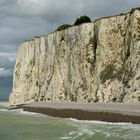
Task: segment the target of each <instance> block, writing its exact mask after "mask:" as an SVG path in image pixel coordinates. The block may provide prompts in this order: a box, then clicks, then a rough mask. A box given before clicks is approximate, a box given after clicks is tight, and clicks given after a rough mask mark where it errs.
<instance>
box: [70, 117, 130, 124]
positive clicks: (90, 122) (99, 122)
mask: <svg viewBox="0 0 140 140" xmlns="http://www.w3.org/2000/svg"><path fill="white" fill-rule="evenodd" d="M70 120H71V121H73V122H78V123H87V124H88V123H89V124H92V123H93V124H107V125H130V124H132V123H131V122H130V123H125V122H118V123H114V122H104V121H96V120H95V121H92V120H77V119H74V118H70Z"/></svg>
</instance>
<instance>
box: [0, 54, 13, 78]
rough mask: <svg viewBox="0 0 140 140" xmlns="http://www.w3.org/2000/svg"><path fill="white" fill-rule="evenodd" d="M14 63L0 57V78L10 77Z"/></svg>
mask: <svg viewBox="0 0 140 140" xmlns="http://www.w3.org/2000/svg"><path fill="white" fill-rule="evenodd" d="M14 65H15V61H11V60H10V59H8V58H7V57H6V56H0V78H1V77H12V75H13V68H14Z"/></svg>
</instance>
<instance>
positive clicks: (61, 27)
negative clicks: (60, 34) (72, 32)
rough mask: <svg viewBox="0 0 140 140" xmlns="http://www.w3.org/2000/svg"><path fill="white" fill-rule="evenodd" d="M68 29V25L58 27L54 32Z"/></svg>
mask: <svg viewBox="0 0 140 140" xmlns="http://www.w3.org/2000/svg"><path fill="white" fill-rule="evenodd" d="M69 27H71V25H69V24H63V25H61V26H59V27H58V28H57V29H56V31H61V30H64V29H67V28H69Z"/></svg>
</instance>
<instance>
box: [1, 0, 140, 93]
mask: <svg viewBox="0 0 140 140" xmlns="http://www.w3.org/2000/svg"><path fill="white" fill-rule="evenodd" d="M134 7H140V0H0V81H2V79H3V78H5V79H8V80H9V77H12V75H13V68H14V64H15V59H16V54H17V50H18V46H19V44H20V43H21V42H23V41H24V40H28V39H32V38H33V37H34V36H39V35H45V34H47V33H49V32H52V31H54V30H55V29H56V28H57V27H58V26H60V25H61V24H73V23H74V21H75V20H76V18H77V17H79V16H81V15H87V16H89V17H90V18H91V19H92V20H95V19H98V18H101V17H104V16H111V15H115V14H120V13H123V12H128V11H130V9H132V8H134ZM10 81H11V80H10ZM0 84H1V83H0ZM10 85H11V84H10ZM0 92H1V85H0Z"/></svg>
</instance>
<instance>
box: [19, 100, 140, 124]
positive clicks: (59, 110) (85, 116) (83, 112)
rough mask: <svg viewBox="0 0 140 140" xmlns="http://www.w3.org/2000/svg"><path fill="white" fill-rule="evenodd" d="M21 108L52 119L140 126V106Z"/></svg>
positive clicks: (36, 105) (43, 104) (45, 104)
mask: <svg viewBox="0 0 140 140" xmlns="http://www.w3.org/2000/svg"><path fill="white" fill-rule="evenodd" d="M20 107H21V108H23V110H24V111H29V112H35V113H41V114H45V115H49V116H52V117H60V118H75V119H78V120H96V121H104V122H114V123H119V122H126V123H134V124H140V104H124V103H93V104H89V103H66V102H65V103H48V102H36V103H31V104H26V105H22V106H20Z"/></svg>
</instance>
